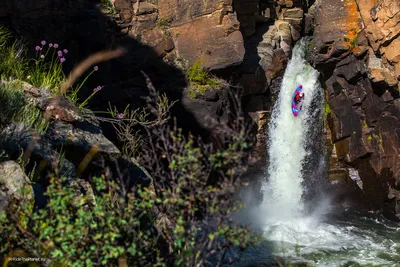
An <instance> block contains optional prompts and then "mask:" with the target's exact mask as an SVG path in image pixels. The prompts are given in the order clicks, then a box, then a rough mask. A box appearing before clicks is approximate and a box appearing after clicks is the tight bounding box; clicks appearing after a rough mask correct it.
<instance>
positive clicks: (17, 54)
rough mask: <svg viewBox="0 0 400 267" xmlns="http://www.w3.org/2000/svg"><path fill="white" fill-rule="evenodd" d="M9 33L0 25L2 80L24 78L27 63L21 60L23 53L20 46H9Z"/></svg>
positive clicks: (15, 44) (0, 67)
mask: <svg viewBox="0 0 400 267" xmlns="http://www.w3.org/2000/svg"><path fill="white" fill-rule="evenodd" d="M10 39H11V33H10V32H9V31H8V30H7V29H6V28H5V27H4V26H1V25H0V75H1V78H3V79H9V78H10V77H13V78H17V79H24V78H26V76H25V72H26V69H27V65H28V64H27V61H26V60H24V59H23V56H24V51H23V48H22V46H21V44H19V43H17V42H15V43H13V44H11V45H10V44H9V41H10Z"/></svg>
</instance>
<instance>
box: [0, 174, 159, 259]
mask: <svg viewBox="0 0 400 267" xmlns="http://www.w3.org/2000/svg"><path fill="white" fill-rule="evenodd" d="M93 184H94V186H95V189H96V190H97V192H99V194H98V195H97V196H96V197H95V205H93V204H94V203H93V204H91V203H92V201H90V198H91V195H90V194H86V195H81V194H77V192H76V191H75V190H73V189H72V188H70V187H65V186H64V185H63V180H62V179H57V178H53V179H51V183H50V186H49V187H48V189H47V192H46V195H47V197H48V198H49V203H48V205H47V209H42V210H39V211H38V212H35V213H33V214H31V215H30V216H27V217H26V219H24V220H25V221H26V223H25V225H28V224H29V229H28V228H26V227H24V226H23V225H21V219H20V218H18V217H16V216H13V215H12V214H18V213H20V212H21V211H22V209H23V208H20V207H17V206H14V207H13V208H14V210H12V212H10V213H9V214H7V216H8V218H7V216H6V215H5V214H1V215H0V221H1V226H0V233H1V236H0V243H2V244H5V246H3V247H2V248H0V253H9V252H11V251H13V250H14V249H15V248H17V247H22V248H23V249H24V250H25V251H27V252H28V253H29V254H30V255H36V256H40V257H43V258H47V261H46V263H47V264H50V265H62V266H94V265H97V266H98V265H101V266H116V265H117V264H118V261H125V262H128V263H131V264H135V265H136V266H154V265H153V263H157V264H158V266H162V263H163V262H162V260H161V259H159V258H157V257H155V258H154V259H152V258H151V257H152V256H154V255H153V254H152V252H153V251H152V250H153V249H155V241H156V240H157V239H156V238H154V237H153V236H152V235H151V227H150V224H149V223H148V222H150V221H151V220H152V215H151V207H152V200H151V199H150V198H149V197H147V196H148V195H146V194H145V193H143V194H142V198H137V197H135V195H134V194H133V193H129V194H127V195H125V196H122V195H120V194H118V193H119V190H120V188H119V186H118V185H117V184H116V183H115V182H113V181H109V180H106V179H105V178H104V177H101V178H93ZM10 218H11V219H13V221H12V222H11V223H10ZM142 222H143V223H142ZM18 226H20V227H18ZM21 228H23V229H25V230H26V231H29V232H28V233H29V234H27V233H26V232H24V231H22V230H21Z"/></svg>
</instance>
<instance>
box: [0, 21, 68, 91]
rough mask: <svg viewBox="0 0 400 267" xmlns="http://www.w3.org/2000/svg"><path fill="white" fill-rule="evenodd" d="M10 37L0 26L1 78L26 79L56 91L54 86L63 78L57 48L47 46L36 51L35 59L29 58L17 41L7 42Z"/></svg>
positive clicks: (35, 84) (33, 83) (38, 85)
mask: <svg viewBox="0 0 400 267" xmlns="http://www.w3.org/2000/svg"><path fill="white" fill-rule="evenodd" d="M10 38H11V34H10V32H9V31H8V30H7V29H6V28H4V27H3V26H0V74H1V78H2V79H18V80H22V81H27V82H29V83H31V84H32V85H34V86H36V87H42V88H48V89H50V90H52V91H53V92H55V93H56V88H58V87H59V86H60V84H61V83H62V82H63V81H64V80H65V76H64V73H63V71H62V63H61V62H60V59H59V57H58V56H57V55H56V53H57V50H56V49H54V48H50V47H48V48H47V49H46V50H45V51H43V50H40V51H38V52H37V53H36V58H35V59H33V60H29V59H27V58H26V53H25V49H24V47H23V46H22V45H21V44H20V43H19V42H14V43H12V44H9V40H10ZM50 58H51V60H50Z"/></svg>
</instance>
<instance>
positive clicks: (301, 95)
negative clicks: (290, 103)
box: [300, 85, 304, 97]
mask: <svg viewBox="0 0 400 267" xmlns="http://www.w3.org/2000/svg"><path fill="white" fill-rule="evenodd" d="M300 86H301V85H300ZM300 97H304V93H303V92H301V93H300Z"/></svg>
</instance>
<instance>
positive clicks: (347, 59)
mask: <svg viewBox="0 0 400 267" xmlns="http://www.w3.org/2000/svg"><path fill="white" fill-rule="evenodd" d="M315 23H316V28H315V32H314V39H313V42H312V44H311V45H310V48H309V49H310V53H309V61H310V62H312V64H313V65H314V66H315V67H316V68H317V69H318V70H320V71H321V72H322V74H323V75H324V81H325V87H326V98H327V104H328V105H329V110H331V112H330V113H329V114H327V118H328V123H329V127H330V131H331V140H332V145H333V151H332V157H335V158H336V159H337V162H336V163H335V164H331V170H330V176H332V177H333V176H335V175H336V174H337V173H338V170H340V169H342V170H344V171H345V174H344V175H345V176H346V177H348V179H349V180H354V179H351V177H350V176H351V175H350V170H353V171H352V172H351V173H355V170H356V171H357V175H358V176H359V178H360V179H359V180H358V179H356V180H357V183H356V184H357V185H358V187H359V189H360V190H362V192H363V193H364V195H365V197H366V199H367V200H368V203H369V209H372V210H381V211H385V212H388V213H389V214H396V213H398V212H396V210H399V204H400V203H399V200H400V194H399V191H398V190H397V189H398V188H399V186H400V164H399V162H400V117H399V115H400V99H399V79H398V72H397V71H398V67H397V68H396V66H397V65H398V63H399V59H400V46H399V43H400V42H399V37H398V35H399V32H400V3H399V2H398V1H390V0H387V1H380V2H379V3H378V2H377V1H358V0H344V1H333V0H332V1H331V0H326V1H321V4H320V6H319V9H317V10H316V14H315ZM331 163H332V162H331ZM353 176H354V175H353ZM354 181H355V180H354ZM360 184H362V186H360Z"/></svg>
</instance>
